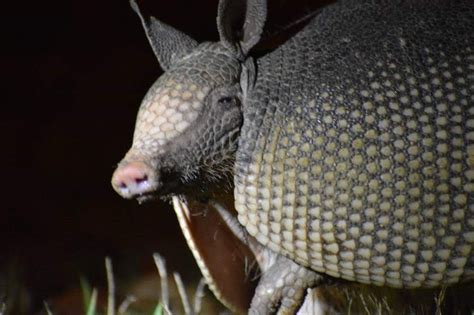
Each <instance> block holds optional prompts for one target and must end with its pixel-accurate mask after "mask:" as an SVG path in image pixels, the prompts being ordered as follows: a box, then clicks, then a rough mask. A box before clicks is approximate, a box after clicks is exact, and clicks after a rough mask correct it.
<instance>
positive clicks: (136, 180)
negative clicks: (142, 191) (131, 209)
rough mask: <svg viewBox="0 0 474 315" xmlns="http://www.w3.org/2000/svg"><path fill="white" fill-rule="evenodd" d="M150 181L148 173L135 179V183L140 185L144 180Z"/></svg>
mask: <svg viewBox="0 0 474 315" xmlns="http://www.w3.org/2000/svg"><path fill="white" fill-rule="evenodd" d="M146 181H148V175H146V174H145V175H144V176H143V177H142V178H136V179H135V183H136V184H137V185H138V184H141V183H143V182H146Z"/></svg>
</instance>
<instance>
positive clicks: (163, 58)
mask: <svg viewBox="0 0 474 315" xmlns="http://www.w3.org/2000/svg"><path fill="white" fill-rule="evenodd" d="M130 5H131V7H132V9H133V11H135V12H136V13H137V14H138V16H139V17H140V20H141V21H142V24H143V28H144V29H145V32H146V36H147V37H148V40H149V41H150V44H151V48H152V49H153V52H154V53H155V55H156V57H157V58H158V62H159V63H160V66H161V67H162V68H163V70H167V69H169V67H170V65H171V64H172V63H173V60H175V59H177V58H179V57H181V56H183V55H184V54H186V53H187V52H189V51H190V50H191V49H193V48H194V47H196V46H197V42H196V41H195V40H194V39H192V38H191V37H189V36H188V35H186V34H184V33H182V32H180V31H178V30H176V29H174V28H173V27H171V26H169V25H167V24H165V23H163V22H160V21H158V20H157V19H156V18H155V17H153V16H150V15H146V14H145V15H144V14H142V11H141V10H140V8H139V6H138V4H137V3H136V0H130Z"/></svg>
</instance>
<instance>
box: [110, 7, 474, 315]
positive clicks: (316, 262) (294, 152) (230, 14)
mask: <svg viewBox="0 0 474 315" xmlns="http://www.w3.org/2000/svg"><path fill="white" fill-rule="evenodd" d="M132 5H133V7H134V9H135V11H137V13H138V14H139V15H140V18H141V20H142V23H143V25H144V27H145V30H146V33H147V36H148V38H149V41H150V43H151V45H152V48H153V50H154V52H155V54H156V56H157V58H158V61H159V63H160V65H161V67H162V68H163V69H164V70H165V72H164V74H163V75H162V76H161V77H160V78H159V79H158V80H157V81H156V82H155V83H154V84H153V86H152V87H151V89H150V90H149V92H148V93H147V95H146V96H145V98H144V100H143V102H142V105H141V107H140V110H139V113H138V117H137V122H136V129H135V133H134V138H133V144H132V147H131V149H130V150H129V151H128V153H127V154H126V156H125V157H124V159H123V160H122V161H121V162H120V164H119V166H118V168H117V170H116V171H115V173H114V175H113V178H112V185H113V187H114V188H115V190H116V191H117V192H118V193H119V194H120V195H121V196H123V197H125V198H136V199H138V200H147V199H151V198H153V197H156V196H172V199H173V203H174V206H175V208H177V209H178V210H179V209H181V210H179V211H181V213H183V210H182V209H183V208H186V207H187V206H186V204H188V203H190V202H189V201H187V199H186V196H191V195H192V192H194V193H195V192H196V191H205V190H206V189H207V187H212V189H213V191H216V187H217V191H218V190H219V189H221V190H222V191H225V190H226V187H227V188H228V187H233V200H232V201H231V206H229V207H230V208H233V207H235V209H236V212H237V220H238V221H237V220H235V222H234V221H233V219H235V217H233V216H232V213H231V212H229V213H228V214H230V215H227V214H223V215H222V216H221V219H223V221H225V222H227V223H228V224H229V226H231V228H230V229H231V230H232V232H233V234H234V235H237V236H238V237H237V238H238V239H240V240H242V242H243V243H247V244H248V245H251V246H250V247H251V248H252V250H251V251H252V252H253V253H254V254H255V258H254V259H257V260H258V261H259V264H260V268H261V270H262V276H261V278H260V282H259V284H258V286H257V288H256V290H255V293H254V296H253V299H252V302H251V306H250V310H249V312H250V313H251V314H266V313H272V312H278V314H291V313H294V312H295V311H296V310H297V309H298V307H299V305H300V304H301V301H302V299H303V297H304V293H305V290H306V289H307V288H311V287H316V286H319V285H321V284H324V283H327V282H330V281H334V280H337V279H344V280H348V281H353V282H358V283H364V284H369V285H375V286H388V287H394V288H404V289H408V288H410V289H413V288H436V287H440V286H445V285H452V284H457V283H461V282H468V281H470V280H472V279H474V255H473V253H472V247H473V243H474V3H473V2H472V1H468V0H465V1H447V0H436V1H428V0H407V1H388V0H370V1H369V0H360V1H359V0H358V1H356V0H341V1H338V2H336V3H334V4H331V5H329V6H327V7H325V8H324V9H322V10H320V11H319V12H317V14H316V15H315V17H314V18H312V19H311V21H309V22H308V23H307V25H306V26H305V27H304V28H303V29H302V30H301V31H299V32H298V33H297V34H296V35H294V36H293V37H292V38H290V39H289V40H288V41H287V42H285V43H284V44H282V45H281V46H280V47H278V48H277V49H275V50H273V51H271V52H268V53H267V54H264V55H263V56H261V57H258V58H255V57H254V55H253V53H252V48H254V46H255V45H256V44H257V43H258V42H259V41H260V39H261V34H262V32H263V27H264V24H265V20H266V14H267V4H266V1H264V0H247V1H232V0H220V3H219V7H218V17H217V28H218V31H219V36H220V41H219V42H205V43H201V44H198V43H197V42H196V41H194V40H193V39H192V38H190V37H189V36H187V35H185V34H183V33H182V32H179V31H177V30H175V29H174V28H172V27H171V26H168V25H166V24H164V23H162V22H160V21H158V20H157V19H155V18H154V17H149V16H145V15H143V14H142V13H141V12H140V10H139V8H138V6H137V5H136V4H135V3H132ZM229 183H231V184H233V186H232V185H231V186H229ZM188 199H189V198H188ZM191 203H192V202H191ZM229 207H228V208H229ZM210 208H212V209H210V210H212V211H217V210H216V209H217V208H219V205H215V204H214V206H213V207H210ZM208 210H209V209H208ZM185 212H186V211H185ZM188 221H189V220H188ZM246 235H247V236H246ZM262 252H264V253H266V254H265V255H261V253H262ZM245 255H247V254H245ZM245 257H248V256H245ZM262 257H263V258H262ZM268 257H271V258H268ZM216 291H218V289H216Z"/></svg>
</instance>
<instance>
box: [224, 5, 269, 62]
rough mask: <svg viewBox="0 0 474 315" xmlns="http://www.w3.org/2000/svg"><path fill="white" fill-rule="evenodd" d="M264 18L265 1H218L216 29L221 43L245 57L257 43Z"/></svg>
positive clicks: (265, 16)
mask: <svg viewBox="0 0 474 315" xmlns="http://www.w3.org/2000/svg"><path fill="white" fill-rule="evenodd" d="M266 18H267V1H266V0H220V1H219V8H218V11H217V29H218V31H219V36H220V39H221V42H222V43H223V44H224V45H225V46H227V47H228V48H230V49H233V50H236V51H237V52H240V53H242V54H243V55H244V56H246V55H247V54H248V52H249V51H250V49H252V47H253V46H255V44H257V43H258V42H259V40H260V37H261V35H262V32H263V27H264V25H265V20H266Z"/></svg>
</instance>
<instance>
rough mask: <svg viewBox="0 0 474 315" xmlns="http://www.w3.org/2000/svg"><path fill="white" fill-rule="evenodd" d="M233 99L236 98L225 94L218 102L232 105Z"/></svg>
mask: <svg viewBox="0 0 474 315" xmlns="http://www.w3.org/2000/svg"><path fill="white" fill-rule="evenodd" d="M233 100H234V99H233V97H231V96H224V97H221V98H220V99H219V100H218V101H217V102H218V103H219V105H222V106H227V105H230V104H231V103H232V101H233Z"/></svg>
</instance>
